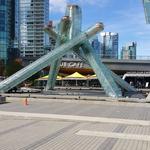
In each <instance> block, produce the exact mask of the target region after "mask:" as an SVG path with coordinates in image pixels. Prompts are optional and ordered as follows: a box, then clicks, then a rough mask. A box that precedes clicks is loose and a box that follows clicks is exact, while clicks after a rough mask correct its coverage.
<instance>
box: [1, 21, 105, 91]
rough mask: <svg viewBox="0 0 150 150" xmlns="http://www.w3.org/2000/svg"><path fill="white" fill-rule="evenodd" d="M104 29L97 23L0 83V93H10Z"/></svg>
mask: <svg viewBox="0 0 150 150" xmlns="http://www.w3.org/2000/svg"><path fill="white" fill-rule="evenodd" d="M102 27H103V25H102V24H101V23H97V24H96V25H95V26H93V27H91V28H89V29H88V30H87V31H85V32H83V33H81V34H80V35H78V36H77V37H75V38H74V39H72V40H70V41H68V42H66V43H65V44H63V45H61V46H60V47H58V48H56V49H55V50H54V51H52V52H49V53H48V54H46V55H44V56H43V57H41V58H39V59H38V60H36V61H35V62H33V63H32V64H30V65H29V66H27V67H25V68H23V69H21V70H20V71H18V72H17V73H15V74H13V75H12V76H10V77H8V78H7V79H6V80H4V81H2V82H0V92H6V91H8V90H9V89H11V88H13V87H15V86H16V85H18V84H19V83H21V82H22V81H24V80H26V79H27V78H29V77H31V76H32V75H33V74H35V73H37V72H38V71H40V70H42V69H43V68H45V67H47V66H49V64H50V60H51V62H53V61H56V60H58V59H59V58H61V57H62V56H63V55H64V54H65V53H67V52H68V51H69V50H70V49H72V48H73V47H74V46H76V45H78V44H82V43H83V42H84V41H85V40H87V39H89V38H90V37H92V36H93V35H95V34H96V33H98V32H99V31H100V30H101V28H102Z"/></svg>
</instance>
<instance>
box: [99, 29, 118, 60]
mask: <svg viewBox="0 0 150 150" xmlns="http://www.w3.org/2000/svg"><path fill="white" fill-rule="evenodd" d="M100 37H101V57H102V58H111V59H118V38H119V35H118V33H112V32H102V33H100Z"/></svg>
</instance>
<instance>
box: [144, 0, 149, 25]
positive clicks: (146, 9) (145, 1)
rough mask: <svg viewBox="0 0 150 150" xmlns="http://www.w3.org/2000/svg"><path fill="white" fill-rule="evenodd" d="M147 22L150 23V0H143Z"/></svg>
mask: <svg viewBox="0 0 150 150" xmlns="http://www.w3.org/2000/svg"><path fill="white" fill-rule="evenodd" d="M143 5H144V11H145V18H146V23H150V0H143Z"/></svg>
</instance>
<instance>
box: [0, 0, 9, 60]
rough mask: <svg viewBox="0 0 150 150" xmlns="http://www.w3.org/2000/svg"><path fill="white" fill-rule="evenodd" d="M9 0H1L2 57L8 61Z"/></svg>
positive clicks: (0, 36)
mask: <svg viewBox="0 0 150 150" xmlns="http://www.w3.org/2000/svg"><path fill="white" fill-rule="evenodd" d="M8 4H9V3H8V0H0V59H2V60H4V61H5V62H6V60H7V48H8V41H9V39H8V26H9V24H8V6H9V5H8Z"/></svg>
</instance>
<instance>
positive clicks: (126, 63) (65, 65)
mask: <svg viewBox="0 0 150 150" xmlns="http://www.w3.org/2000/svg"><path fill="white" fill-rule="evenodd" d="M102 62H103V63H104V64H105V65H107V66H108V67H109V68H110V69H111V70H112V71H114V72H116V73H117V74H125V73H126V72H150V60H117V59H102ZM74 71H79V72H81V73H83V74H84V73H85V74H88V73H92V69H91V67H90V66H89V65H88V64H86V63H84V62H83V61H81V60H79V59H76V60H75V59H64V60H63V61H62V63H61V72H66V73H69V72H74Z"/></svg>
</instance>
